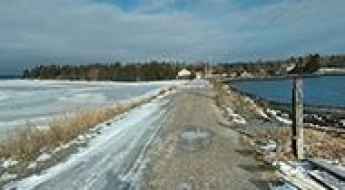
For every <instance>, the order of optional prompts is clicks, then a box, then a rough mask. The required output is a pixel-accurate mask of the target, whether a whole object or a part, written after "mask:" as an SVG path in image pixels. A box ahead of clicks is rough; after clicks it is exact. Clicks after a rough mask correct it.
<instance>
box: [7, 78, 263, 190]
mask: <svg viewBox="0 0 345 190" xmlns="http://www.w3.org/2000/svg"><path fill="white" fill-rule="evenodd" d="M215 95H216V94H215V92H214V91H213V89H212V87H210V86H209V85H208V83H207V82H205V81H193V82H191V83H189V84H188V85H185V86H180V87H178V89H177V90H176V93H173V94H171V95H168V96H166V97H161V98H156V99H155V100H153V101H151V102H149V103H146V104H145V105H142V106H140V107H138V108H135V109H134V110H132V111H130V112H129V113H128V114H126V115H125V116H124V117H123V118H121V119H118V120H114V121H113V122H112V124H111V125H110V126H104V127H102V129H101V131H100V132H101V134H100V135H99V136H97V137H95V138H94V139H92V140H91V141H90V142H89V145H88V146H87V147H85V148H83V149H81V150H80V151H79V152H78V153H76V154H74V155H71V156H70V158H69V159H67V161H66V162H64V163H60V164H58V165H56V166H54V167H52V168H50V169H48V170H46V171H44V172H42V173H41V174H36V175H34V176H31V177H29V178H26V179H23V180H21V181H16V182H12V183H10V184H8V185H7V186H6V187H5V189H7V190H31V189H33V190H127V189H144V190H145V189H147V190H204V189H205V190H210V189H219V190H225V189H226V190H228V189H235V190H236V189H239V190H242V189H263V188H264V187H265V185H264V183H262V182H261V180H260V174H259V173H258V172H256V170H257V168H259V165H258V163H257V162H256V161H255V159H254V158H253V155H248V154H245V153H246V151H247V149H246V147H245V146H244V145H243V144H242V143H241V141H240V135H239V134H238V133H236V132H234V131H232V130H231V129H229V128H227V127H224V126H223V125H222V124H221V122H222V121H223V120H225V118H223V116H222V113H221V112H220V110H219V108H218V107H217V106H216V105H215V100H214V97H215Z"/></svg>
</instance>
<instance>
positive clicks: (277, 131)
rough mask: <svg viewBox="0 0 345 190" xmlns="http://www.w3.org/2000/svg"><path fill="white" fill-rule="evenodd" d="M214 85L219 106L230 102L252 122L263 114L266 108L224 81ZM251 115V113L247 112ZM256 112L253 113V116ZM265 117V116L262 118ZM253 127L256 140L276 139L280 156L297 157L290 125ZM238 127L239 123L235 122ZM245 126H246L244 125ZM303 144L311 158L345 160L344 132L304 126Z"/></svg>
mask: <svg viewBox="0 0 345 190" xmlns="http://www.w3.org/2000/svg"><path fill="white" fill-rule="evenodd" d="M214 86H215V89H216V90H217V92H218V93H217V94H218V96H217V98H216V103H217V104H218V105H219V106H222V107H224V106H225V105H226V106H230V107H231V108H232V109H233V110H235V111H236V112H237V113H240V114H243V115H242V116H243V117H246V119H247V120H248V119H249V122H258V121H257V120H255V121H254V120H252V121H250V118H252V119H254V118H256V119H257V118H260V114H258V110H260V109H261V110H264V109H263V108H260V106H258V105H256V104H254V105H253V104H252V103H251V102H250V101H249V102H248V100H247V99H248V97H244V96H241V95H239V94H238V93H235V92H230V93H229V92H226V89H225V88H224V87H223V85H222V84H217V83H216V84H215V85H214ZM248 115H251V116H248ZM252 116H254V117H252ZM261 119H263V118H261ZM251 126H257V127H252V128H255V129H249V130H250V131H251V132H252V135H253V137H252V138H253V139H251V141H252V142H255V143H253V144H256V145H258V144H265V143H267V142H269V141H274V142H276V143H277V145H278V147H277V150H276V154H275V156H276V158H275V159H277V160H292V159H294V157H293V153H292V149H291V136H292V134H291V128H290V127H277V126H274V125H272V127H265V128H262V127H260V124H258V125H251ZM235 127H238V126H235ZM243 127H245V126H243ZM304 144H305V146H304V148H305V153H306V156H307V157H308V158H322V159H330V160H337V161H340V162H342V163H345V136H344V134H336V133H328V132H324V131H319V130H316V129H311V128H305V129H304Z"/></svg>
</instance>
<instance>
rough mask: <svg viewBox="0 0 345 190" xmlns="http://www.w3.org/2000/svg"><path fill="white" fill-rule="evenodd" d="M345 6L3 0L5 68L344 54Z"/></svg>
mask: <svg viewBox="0 0 345 190" xmlns="http://www.w3.org/2000/svg"><path fill="white" fill-rule="evenodd" d="M127 2H130V1H127ZM265 2H266V1H265ZM344 6H345V2H344V1H343V0H333V1H331V2H327V3H325V2H324V1H322V0H280V1H267V2H266V3H262V1H258V0H255V1H251V2H249V1H239V0H232V1H228V0H214V1H209V0H189V1H187V0H161V1H156V0H155V1H154V0H136V1H135V3H133V4H130V3H126V2H124V1H123V2H122V3H118V1H110V0H107V1H105V0H103V1H95V0H74V1H70V0H51V1H46V0H33V1H30V2H29V1H26V0H2V1H0V28H1V30H0V74H1V72H2V73H4V72H10V71H20V70H22V69H23V68H24V67H28V66H30V65H34V64H47V63H57V62H58V63H68V64H72V63H75V64H81V63H91V62H111V61H116V60H129V61H131V60H146V59H149V58H164V57H165V58H172V57H173V58H176V59H181V60H187V61H188V60H191V61H193V60H203V59H207V60H213V61H233V60H250V59H256V58H278V57H286V56H290V55H294V54H304V53H308V52H315V51H318V52H320V53H332V52H336V53H338V52H342V51H344V50H345V45H344V44H345V38H344V37H343V34H344V32H345V19H344V16H345V13H344V11H343V7H344Z"/></svg>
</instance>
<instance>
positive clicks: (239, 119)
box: [226, 107, 247, 124]
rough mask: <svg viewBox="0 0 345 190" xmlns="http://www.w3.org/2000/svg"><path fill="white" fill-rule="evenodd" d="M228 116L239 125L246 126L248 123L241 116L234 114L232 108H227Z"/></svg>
mask: <svg viewBox="0 0 345 190" xmlns="http://www.w3.org/2000/svg"><path fill="white" fill-rule="evenodd" d="M226 111H227V113H228V116H229V117H231V120H232V121H233V122H235V123H238V124H246V123H247V121H246V120H245V119H244V118H243V117H242V116H241V115H240V114H237V113H235V112H234V110H232V109H231V108H230V107H226Z"/></svg>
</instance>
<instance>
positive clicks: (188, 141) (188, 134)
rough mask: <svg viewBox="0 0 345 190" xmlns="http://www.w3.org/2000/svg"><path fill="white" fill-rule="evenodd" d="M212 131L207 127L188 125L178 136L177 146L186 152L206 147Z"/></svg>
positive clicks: (210, 139) (212, 134) (209, 141)
mask: <svg viewBox="0 0 345 190" xmlns="http://www.w3.org/2000/svg"><path fill="white" fill-rule="evenodd" d="M213 136H214V133H213V132H212V131H210V130H208V129H203V128H197V127H188V128H186V129H185V130H183V131H182V133H181V134H180V136H179V141H180V143H179V145H180V146H179V147H180V148H181V149H182V150H184V151H187V152H194V151H199V150H202V149H205V148H207V147H208V146H209V145H210V144H211V142H212V137H213Z"/></svg>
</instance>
